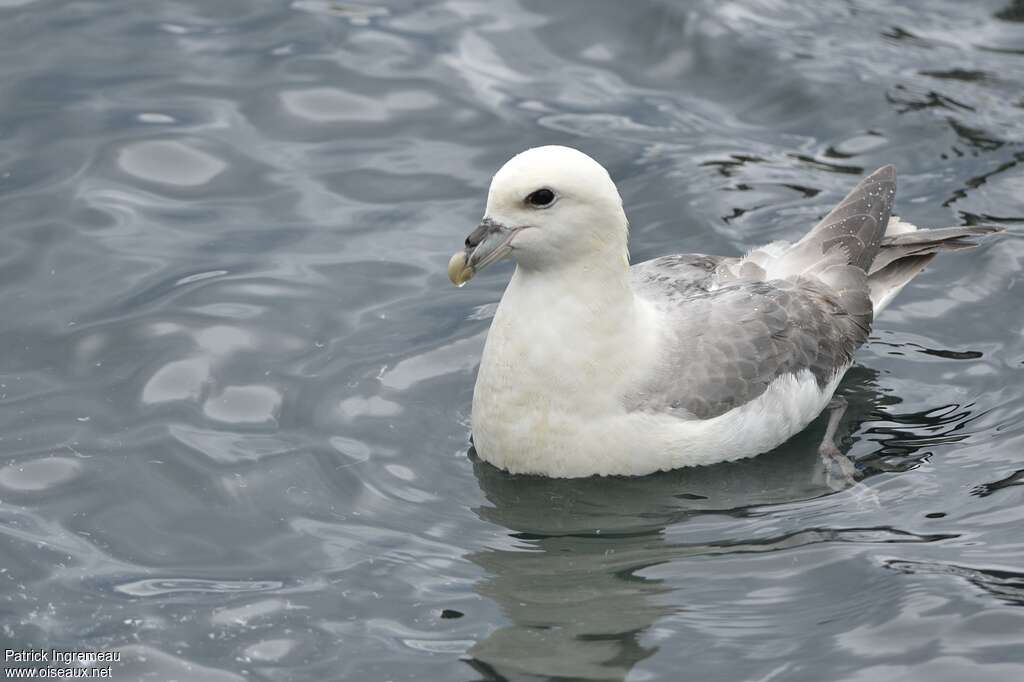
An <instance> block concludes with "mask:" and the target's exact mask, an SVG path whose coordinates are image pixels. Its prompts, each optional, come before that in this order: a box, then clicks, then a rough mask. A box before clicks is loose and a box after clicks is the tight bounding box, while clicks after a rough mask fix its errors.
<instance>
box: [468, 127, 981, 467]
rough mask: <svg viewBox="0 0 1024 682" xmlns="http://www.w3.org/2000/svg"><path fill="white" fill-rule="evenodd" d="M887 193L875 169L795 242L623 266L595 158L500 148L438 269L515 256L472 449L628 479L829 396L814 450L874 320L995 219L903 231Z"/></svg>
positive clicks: (620, 221)
mask: <svg viewBox="0 0 1024 682" xmlns="http://www.w3.org/2000/svg"><path fill="white" fill-rule="evenodd" d="M895 192H896V171H895V169H894V168H893V167H892V166H885V167H883V168H880V169H878V170H877V171H875V172H874V173H872V174H871V175H870V176H869V177H867V178H866V179H865V180H863V181H862V182H861V183H860V184H859V185H857V187H856V188H855V189H854V190H853V191H852V192H851V193H850V194H849V195H848V196H847V197H846V198H845V199H844V200H843V201H842V202H841V203H840V204H839V205H838V206H836V208H835V209H833V211H832V212H831V213H829V214H828V215H827V216H826V217H825V218H824V219H823V220H822V221H821V222H820V223H818V225H817V226H815V227H814V228H813V229H812V230H811V231H810V232H809V233H807V234H806V235H805V236H804V237H803V238H802V239H800V240H799V241H797V242H796V243H793V244H789V243H785V242H775V243H773V244H769V245H768V246H765V247H763V248H760V249H757V250H755V251H753V252H751V253H749V254H747V255H746V256H743V257H722V256H705V255H698V254H685V255H673V256H664V257H661V258H656V259H654V260H650V261H647V262H644V263H639V264H637V265H634V266H632V267H630V265H629V256H628V251H627V238H628V223H627V220H626V215H625V213H624V212H623V208H622V200H621V198H620V197H619V193H618V190H617V189H616V187H615V183H614V182H613V181H612V179H611V177H610V176H609V175H608V172H607V171H606V170H605V169H604V168H603V167H602V166H601V165H600V164H599V163H597V162H596V161H594V160H593V159H591V158H590V157H589V156H587V155H586V154H584V153H582V152H580V151H577V150H575V149H571V148H568V147H558V146H549V147H538V148H535V149H530V150H527V151H525V152H523V153H521V154H519V155H518V156H515V157H514V158H512V159H511V160H510V161H508V162H507V163H506V164H505V165H504V166H503V167H502V168H501V169H500V170H499V171H498V172H497V174H495V176H494V179H493V180H492V181H491V187H490V191H489V193H488V195H487V210H486V213H485V216H484V219H483V221H482V222H481V224H480V226H479V227H478V228H477V229H476V230H474V231H473V233H472V234H470V235H469V237H467V238H466V242H465V249H464V250H463V251H459V252H457V253H456V254H455V255H454V256H452V259H451V261H450V263H449V268H448V274H449V277H450V278H451V280H452V281H453V282H454V283H456V284H458V285H461V284H463V283H464V282H465V281H467V280H468V279H469V278H470V277H472V276H473V274H474V273H475V272H476V271H478V270H481V269H483V268H484V267H486V266H487V265H489V264H491V263H493V262H495V261H497V260H500V259H502V258H504V257H506V256H507V257H511V258H513V259H514V260H515V262H516V268H515V272H514V274H513V275H512V280H511V282H510V283H509V285H508V288H507V289H506V290H505V293H504V295H503V296H502V298H501V303H500V304H499V305H498V309H497V312H496V313H495V315H494V320H493V322H492V323H491V328H490V331H489V332H488V336H487V343H486V345H485V347H484V352H483V357H482V359H481V363H480V370H479V374H478V376H477V380H476V387H475V389H474V393H473V413H472V429H473V439H474V445H475V447H476V451H477V453H478V454H479V456H480V457H481V458H482V459H484V460H485V461H487V462H490V463H491V464H494V465H495V466H498V467H501V468H503V469H506V470H508V471H510V472H513V473H534V474H542V475H546V476H556V477H575V476H589V475H593V474H601V475H610V474H625V475H642V474H648V473H651V472H654V471H658V470H667V469H674V468H677V467H685V466H694V465H703V464H712V463H715V462H723V461H728V460H735V459H740V458H743V457H751V456H753V455H757V454H759V453H762V452H766V451H768V450H771V449H772V448H774V447H776V446H777V445H780V444H781V443H783V442H784V441H786V440H787V439H788V438H789V437H791V436H793V435H794V434H796V433H797V432H799V431H801V430H802V429H804V428H805V427H806V426H807V425H808V424H809V423H810V422H811V421H812V420H813V419H814V418H815V417H817V416H818V415H819V414H820V413H821V412H822V411H823V410H824V409H825V408H826V407H831V408H832V413H831V418H830V420H829V425H828V428H827V432H826V435H825V440H824V441H823V443H822V446H821V452H822V454H823V455H826V456H830V457H835V456H837V455H838V451H837V450H836V447H835V445H834V444H833V436H834V432H835V429H836V426H837V425H838V422H839V417H840V416H841V414H842V410H843V409H844V407H845V403H843V402H842V400H841V399H836V400H833V393H834V391H835V390H836V386H837V385H838V384H839V381H840V379H842V377H843V374H844V373H845V372H846V370H847V369H849V367H850V365H851V364H852V363H853V355H854V352H855V351H856V349H857V347H858V346H860V345H861V344H862V343H864V341H865V340H866V339H867V336H868V333H869V331H870V329H871V323H872V320H873V318H874V316H875V315H877V314H878V313H879V312H880V311H881V310H882V309H883V308H884V307H885V306H886V305H887V304H888V303H889V302H890V301H891V300H892V298H893V297H894V296H895V295H896V294H897V293H898V292H899V291H900V289H902V288H903V286H904V285H906V284H907V282H909V281H910V280H911V279H912V278H913V277H914V276H915V275H917V274H918V273H919V272H920V271H921V270H922V269H923V268H924V267H925V265H927V264H928V262H929V261H931V260H932V258H934V257H935V255H936V253H938V252H939V251H945V250H955V249H962V248H967V247H971V246H974V243H973V242H970V241H966V240H965V238H966V237H970V236H974V235H982V234H987V233H990V232H995V231H999V229H1000V228H993V227H979V226H974V227H948V228H941V229H937V230H918V229H917V228H916V227H914V226H913V225H910V224H909V223H906V222H902V221H900V220H899V219H898V218H890V209H891V207H892V202H893V198H894V196H895ZM830 401H831V402H830Z"/></svg>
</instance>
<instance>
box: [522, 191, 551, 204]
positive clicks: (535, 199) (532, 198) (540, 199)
mask: <svg viewBox="0 0 1024 682" xmlns="http://www.w3.org/2000/svg"><path fill="white" fill-rule="evenodd" d="M554 200H555V193H554V192H552V191H551V190H549V189H539V190H537V191H536V192H533V193H532V194H530V195H529V196H528V197H526V203H528V204H530V205H531V206H547V205H548V204H550V203H551V202H552V201H554Z"/></svg>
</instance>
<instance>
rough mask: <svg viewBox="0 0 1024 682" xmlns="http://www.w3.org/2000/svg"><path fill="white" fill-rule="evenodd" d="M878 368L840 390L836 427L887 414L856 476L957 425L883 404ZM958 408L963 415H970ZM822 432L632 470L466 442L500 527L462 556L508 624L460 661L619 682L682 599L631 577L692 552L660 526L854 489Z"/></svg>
mask: <svg viewBox="0 0 1024 682" xmlns="http://www.w3.org/2000/svg"><path fill="white" fill-rule="evenodd" d="M876 378H877V372H875V371H874V370H871V369H868V368H865V367H859V366H858V367H854V368H853V369H851V370H850V372H849V373H848V374H847V377H846V378H845V379H844V381H843V384H842V386H841V387H840V394H841V395H843V396H844V397H846V399H847V400H848V401H849V409H848V410H847V413H846V416H845V418H844V421H843V425H842V427H841V428H840V431H839V433H840V435H844V434H850V433H856V432H857V431H858V430H859V427H860V425H861V424H862V423H863V422H865V421H868V420H873V421H880V422H884V423H888V424H896V426H895V427H892V428H889V427H888V426H882V427H878V428H875V429H869V430H868V433H874V434H877V438H875V439H878V440H880V442H879V447H878V448H877V452H873V453H871V454H869V455H867V456H865V457H863V458H862V462H861V463H858V469H859V473H858V476H857V477H858V478H861V477H863V476H865V475H871V474H874V473H879V472H881V471H894V470H905V469H907V468H909V467H910V466H913V464H914V463H916V462H919V461H920V460H921V458H923V457H927V456H928V453H927V452H925V451H923V450H922V448H923V447H927V446H928V445H929V444H933V443H935V442H936V441H935V438H936V434H935V432H934V427H935V426H936V424H935V422H939V423H940V424H945V425H946V426H947V427H948V428H946V429H942V431H943V432H948V431H950V430H955V429H956V428H958V425H957V424H952V423H951V422H950V421H949V419H950V418H949V414H948V412H949V410H942V409H938V410H933V411H932V412H929V413H915V414H911V415H897V414H890V413H887V412H886V407H888V406H891V405H895V404H897V403H899V398H896V397H894V396H891V395H887V394H884V393H882V392H881V391H880V390H879V388H878V385H877V382H876ZM957 414H958V417H957V420H958V423H962V422H963V420H964V419H965V418H967V417H969V414H970V413H969V412H968V411H965V410H959V411H958V412H957ZM824 428H825V421H824V418H819V419H818V420H817V421H816V422H815V424H813V425H812V426H811V427H810V428H809V429H807V430H806V431H805V432H804V433H801V434H799V435H798V436H796V437H795V438H793V439H792V440H790V441H789V442H788V443H786V444H785V445H783V446H782V447H780V448H778V449H777V450H776V451H774V452H772V453H768V454H765V455H762V456H760V457H756V458H753V459H747V460H743V461H739V462H731V463H725V464H719V465H715V466H709V467H697V468H689V469H680V470H676V471H670V472H664V473H659V474H653V475H650V476H644V477H640V478H628V477H611V478H601V477H591V478H585V479H569V480H566V479H549V478H543V477H538V476H513V475H510V474H507V473H505V472H504V471H501V470H499V469H497V468H495V467H493V466H491V465H489V464H487V463H485V462H482V461H480V460H479V459H477V458H476V456H475V453H474V452H473V451H472V450H471V451H470V456H471V457H472V458H473V461H474V464H473V466H474V471H475V473H476V476H477V479H478V480H479V482H480V486H481V488H482V489H483V492H484V494H485V495H486V497H487V501H488V504H486V505H484V506H482V507H479V508H478V509H476V510H475V511H476V513H477V514H478V515H479V516H480V517H481V518H482V519H484V520H486V521H488V522H491V523H494V524H496V525H498V526H501V527H502V528H506V529H508V531H509V534H508V540H507V542H505V543H502V547H500V548H486V549H483V550H481V551H478V552H475V553H473V554H471V555H470V556H469V557H468V558H469V559H470V560H471V561H473V562H474V563H476V564H477V565H479V566H481V567H482V568H483V569H485V571H486V572H487V577H485V578H484V579H483V580H481V582H480V583H479V584H478V585H477V591H478V592H479V594H480V595H481V596H483V597H485V598H487V599H490V600H493V601H495V602H497V603H498V604H499V605H500V606H501V607H502V609H503V611H504V613H505V615H506V617H507V618H509V619H510V620H511V621H512V623H511V624H509V625H506V626H504V627H500V628H499V629H497V630H495V631H494V632H492V633H491V634H490V635H489V636H488V637H486V638H485V639H483V640H481V641H479V642H478V643H476V644H475V645H474V646H473V647H472V648H471V649H470V650H469V651H468V652H467V653H466V656H467V662H468V663H469V664H470V665H471V666H472V667H473V668H475V669H476V670H477V672H478V673H480V675H481V676H482V679H486V680H506V679H508V680H519V679H552V678H555V679H566V678H571V679H587V680H622V679H625V677H626V676H627V675H628V674H629V672H630V670H631V669H632V668H633V667H634V666H635V665H636V664H637V663H638V662H640V661H642V660H644V659H645V658H647V657H649V656H651V655H652V654H653V653H654V652H655V651H656V650H657V644H656V643H654V641H653V640H656V639H657V637H654V636H652V637H647V638H644V637H643V635H644V634H645V632H647V631H648V630H649V629H650V627H651V626H652V625H653V624H654V623H655V622H656V621H658V619H659V618H661V617H662V616H664V615H667V614H668V613H670V611H672V609H673V608H675V609H678V608H679V607H678V606H675V607H672V606H669V604H671V603H672V600H671V599H668V598H663V597H662V596H661V595H663V594H664V593H665V592H667V591H669V589H670V588H669V587H668V586H666V585H664V584H663V583H662V582H661V581H660V580H656V579H649V578H645V577H643V576H642V575H640V574H641V573H642V571H643V569H645V568H647V567H650V566H654V565H657V564H663V563H666V562H668V561H672V560H673V559H676V558H679V557H680V556H682V554H683V553H685V554H687V555H693V554H700V553H701V551H700V550H699V548H694V547H688V548H685V551H683V550H684V548H680V547H678V546H672V545H670V544H669V543H668V542H666V540H665V533H664V531H665V529H666V528H667V527H668V526H670V525H675V524H681V523H685V522H686V521H687V520H688V519H692V518H695V517H697V516H699V515H702V514H709V513H714V514H717V515H719V516H721V515H731V516H735V517H743V516H746V515H748V514H749V513H750V510H751V509H752V508H761V511H762V513H763V507H764V506H765V505H772V504H779V503H787V502H794V501H799V500H807V499H811V498H815V497H820V496H823V495H827V494H830V493H832V492H834V491H835V490H836V489H837V486H840V485H847V486H848V485H854V483H853V481H852V480H850V479H843V478H839V479H837V478H836V477H834V476H833V475H831V474H830V473H829V469H830V467H827V466H825V464H824V463H823V462H822V460H821V458H820V457H819V455H818V444H819V443H820V441H821V436H822V433H823V432H824ZM915 428H916V430H915ZM946 436H947V437H956V436H955V435H954V434H951V433H947V434H946ZM862 437H863V436H862ZM915 439H918V440H919V441H920V443H919V444H917V445H915ZM894 440H895V441H897V442H896V443H895V445H894V444H893V442H892V441H894ZM845 445H847V446H848V445H849V438H847V439H846V443H845ZM845 449H846V448H845V447H844V450H845ZM864 462H867V464H866V465H865V464H864ZM717 551H722V549H721V547H719V548H718V549H717ZM645 640H646V641H645Z"/></svg>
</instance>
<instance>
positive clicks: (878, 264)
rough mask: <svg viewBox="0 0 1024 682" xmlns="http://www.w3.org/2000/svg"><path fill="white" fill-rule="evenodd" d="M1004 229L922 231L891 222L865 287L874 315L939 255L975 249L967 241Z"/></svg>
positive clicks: (976, 226) (939, 229) (975, 227)
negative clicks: (869, 295) (945, 252)
mask: <svg viewBox="0 0 1024 682" xmlns="http://www.w3.org/2000/svg"><path fill="white" fill-rule="evenodd" d="M1003 229H1004V228H1002V227H996V226H993V225H973V226H969V227H940V228H937V229H933V230H921V229H918V228H917V227H916V226H914V225H911V224H910V223H908V222H904V221H902V220H900V219H899V218H891V219H890V220H889V224H888V226H887V229H886V231H885V236H884V237H883V238H882V241H881V243H880V244H879V247H878V251H877V253H876V254H875V256H874V258H873V260H872V261H871V265H870V267H869V269H868V287H869V289H870V291H871V304H872V308H873V309H874V313H875V315H877V314H878V313H880V312H881V311H882V310H883V309H884V308H885V307H886V306H887V305H889V303H890V302H891V301H892V299H893V298H895V297H896V294H898V293H899V292H900V290H901V289H902V288H903V287H904V286H906V285H907V282H909V281H910V280H912V279H913V278H914V277H915V276H917V274H918V273H920V272H921V271H922V270H923V269H924V267H925V266H926V265H928V263H930V262H931V260H932V259H933V258H935V256H936V255H938V254H939V253H940V252H942V251H959V250H960V249H970V248H974V247H975V246H977V245H978V244H977V243H976V242H973V241H971V240H970V237H980V236H983V235H986V234H992V233H994V232H1002V231H1003Z"/></svg>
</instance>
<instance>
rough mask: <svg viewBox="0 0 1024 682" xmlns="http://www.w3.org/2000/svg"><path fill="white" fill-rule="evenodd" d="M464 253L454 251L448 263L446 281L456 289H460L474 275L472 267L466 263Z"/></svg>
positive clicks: (474, 271)
mask: <svg viewBox="0 0 1024 682" xmlns="http://www.w3.org/2000/svg"><path fill="white" fill-rule="evenodd" d="M466 256H467V254H466V252H465V251H456V252H455V253H453V254H452V257H451V259H450V260H449V261H448V279H450V280H451V281H452V284H454V285H455V286H457V287H461V286H462V285H463V284H465V283H466V282H468V281H469V280H471V279H472V278H473V275H475V274H476V270H474V269H473V266H472V265H470V264H469V263H467V262H466V261H467V258H466Z"/></svg>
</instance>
